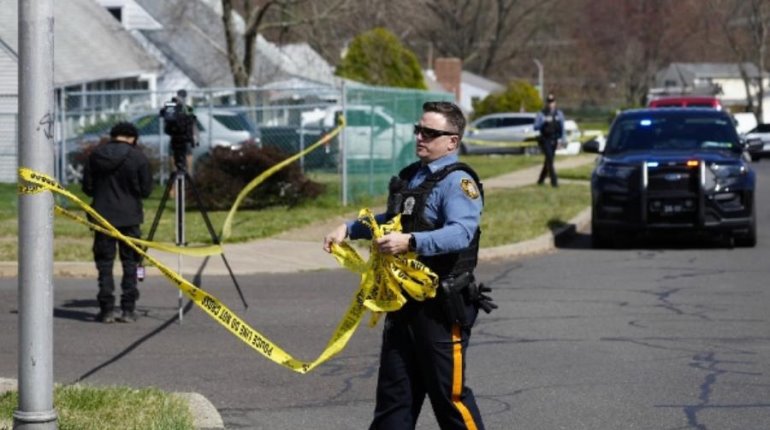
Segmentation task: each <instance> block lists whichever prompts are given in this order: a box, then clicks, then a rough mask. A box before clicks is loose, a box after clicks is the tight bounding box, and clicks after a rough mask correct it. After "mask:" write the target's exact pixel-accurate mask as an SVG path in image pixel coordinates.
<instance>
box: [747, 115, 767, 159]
mask: <svg viewBox="0 0 770 430" xmlns="http://www.w3.org/2000/svg"><path fill="white" fill-rule="evenodd" d="M743 138H744V139H745V140H746V142H747V143H748V148H747V150H748V153H749V156H750V157H751V160H752V161H759V160H760V159H761V158H764V157H770V124H759V125H757V126H756V127H754V128H753V129H752V130H749V132H748V133H746V134H745V135H744V136H743Z"/></svg>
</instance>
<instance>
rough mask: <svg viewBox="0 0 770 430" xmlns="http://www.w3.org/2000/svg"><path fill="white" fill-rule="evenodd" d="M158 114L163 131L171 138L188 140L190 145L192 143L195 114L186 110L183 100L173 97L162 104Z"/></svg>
mask: <svg viewBox="0 0 770 430" xmlns="http://www.w3.org/2000/svg"><path fill="white" fill-rule="evenodd" d="M160 116H161V117H162V118H163V122H164V125H163V132H164V133H166V134H167V135H169V136H171V139H172V140H175V139H176V140H188V141H189V144H190V146H193V145H194V141H193V137H194V133H193V131H194V130H193V127H194V125H195V115H193V114H192V113H191V112H188V109H187V106H185V104H184V101H183V100H181V99H179V98H177V97H173V98H172V99H171V100H170V101H168V102H166V103H165V104H164V105H163V109H161V110H160Z"/></svg>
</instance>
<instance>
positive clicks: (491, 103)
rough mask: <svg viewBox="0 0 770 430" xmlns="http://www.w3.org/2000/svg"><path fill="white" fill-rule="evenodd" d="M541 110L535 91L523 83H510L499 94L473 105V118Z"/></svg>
mask: <svg viewBox="0 0 770 430" xmlns="http://www.w3.org/2000/svg"><path fill="white" fill-rule="evenodd" d="M542 108H543V101H542V100H540V95H539V94H538V92H537V89H535V87H533V86H532V85H530V84H529V83H527V82H525V81H512V82H510V83H509V84H508V86H507V87H506V88H505V90H503V91H502V92H499V93H492V94H490V95H488V96H487V97H485V98H484V99H483V100H481V101H478V102H474V103H473V115H474V118H478V117H480V116H482V115H487V114H490V113H496V112H535V111H538V110H540V109H542Z"/></svg>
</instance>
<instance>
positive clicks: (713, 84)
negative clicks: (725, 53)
mask: <svg viewBox="0 0 770 430" xmlns="http://www.w3.org/2000/svg"><path fill="white" fill-rule="evenodd" d="M741 69H743V71H744V72H745V73H746V74H747V75H748V76H749V78H750V79H751V81H752V84H751V86H750V92H751V94H752V96H753V97H756V95H757V92H758V91H759V82H760V75H761V81H762V85H763V86H764V87H765V88H766V87H767V85H768V82H769V79H768V74H767V73H765V72H760V70H759V69H758V68H757V66H756V65H755V64H752V63H671V64H669V65H668V66H667V67H665V68H663V69H661V70H660V71H658V72H657V73H656V75H655V87H654V88H651V89H650V93H649V98H654V97H657V96H662V95H714V96H717V97H719V99H720V100H721V102H722V105H723V106H726V107H731V106H746V104H747V98H748V97H747V91H746V85H745V83H744V81H743V78H742V76H741Z"/></svg>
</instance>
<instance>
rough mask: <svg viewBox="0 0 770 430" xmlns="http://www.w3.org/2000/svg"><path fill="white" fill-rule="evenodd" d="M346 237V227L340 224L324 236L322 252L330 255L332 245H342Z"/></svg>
mask: <svg viewBox="0 0 770 430" xmlns="http://www.w3.org/2000/svg"><path fill="white" fill-rule="evenodd" d="M346 237H348V226H347V225H346V224H340V225H339V226H337V228H335V229H334V230H332V231H330V232H329V233H327V234H326V236H324V251H326V252H328V253H331V252H332V243H342V241H344V240H345V238H346Z"/></svg>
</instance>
